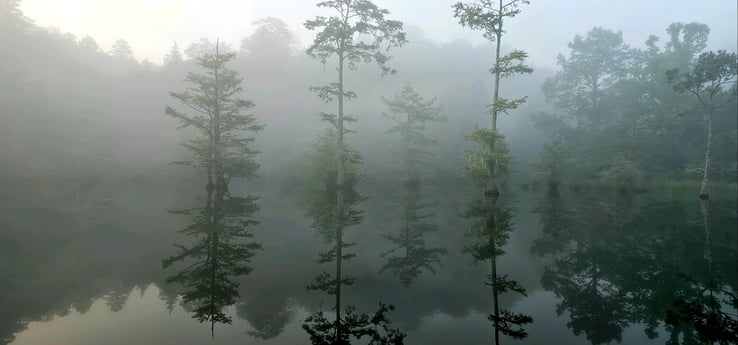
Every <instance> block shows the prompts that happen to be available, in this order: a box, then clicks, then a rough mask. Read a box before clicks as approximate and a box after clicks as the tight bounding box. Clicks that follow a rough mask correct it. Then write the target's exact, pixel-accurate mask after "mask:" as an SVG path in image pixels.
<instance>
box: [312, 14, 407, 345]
mask: <svg viewBox="0 0 738 345" xmlns="http://www.w3.org/2000/svg"><path fill="white" fill-rule="evenodd" d="M317 6H318V7H323V8H326V9H329V10H331V11H333V12H334V15H333V16H331V17H323V16H318V17H315V19H312V20H307V21H305V23H304V25H305V28H307V29H308V30H316V31H318V30H319V31H318V33H317V35H316V37H315V40H314V41H313V43H312V44H311V45H310V47H309V48H308V49H307V51H306V53H307V54H308V55H309V56H311V57H312V58H314V59H316V60H318V61H320V62H321V63H322V64H324V65H325V64H327V63H328V62H329V59H332V58H333V57H336V58H337V59H338V61H337V62H336V64H337V66H336V70H337V72H338V76H337V80H336V81H335V82H332V83H330V84H329V85H326V86H314V87H311V88H310V89H311V90H312V91H315V92H316V93H317V94H318V97H320V98H321V99H322V100H324V101H325V102H330V101H333V100H335V99H337V101H338V113H337V114H336V113H334V114H330V113H322V114H321V117H322V119H323V121H326V122H328V123H330V124H331V125H333V126H334V127H335V128H336V130H337V133H336V134H337V143H336V147H337V149H338V152H337V156H338V159H337V160H336V165H337V169H336V170H337V171H336V212H337V219H336V243H335V246H336V247H335V248H336V256H335V258H336V276H335V278H334V283H335V296H336V326H337V327H336V329H337V338H338V339H340V338H341V337H342V336H341V327H340V323H341V285H342V278H341V277H342V275H341V260H342V257H343V254H342V250H343V240H342V236H343V220H344V217H345V214H344V212H345V209H344V178H345V175H346V172H345V168H344V164H345V159H346V157H344V154H345V153H344V145H345V144H344V135H345V134H346V133H347V132H348V129H347V128H346V126H345V122H346V121H355V119H354V118H352V117H348V116H345V114H344V101H345V100H346V99H351V98H354V97H356V93H354V92H352V91H348V90H346V89H345V87H344V72H345V69H346V68H348V69H351V70H355V69H356V68H357V67H358V64H359V63H371V62H375V63H376V64H377V65H378V66H379V68H380V70H381V71H382V75H384V74H386V73H388V72H393V70H392V69H391V68H389V67H388V66H387V62H388V60H389V59H390V57H389V56H388V55H386V54H385V48H386V49H389V48H390V47H397V46H401V45H402V44H404V43H405V42H406V40H405V33H404V31H402V22H400V21H396V20H389V19H386V18H385V16H386V15H388V14H389V11H388V10H386V9H381V8H379V7H377V6H376V5H375V4H374V3H372V2H371V1H369V0H329V1H322V2H319V3H318V4H317ZM331 62H333V61H331Z"/></svg>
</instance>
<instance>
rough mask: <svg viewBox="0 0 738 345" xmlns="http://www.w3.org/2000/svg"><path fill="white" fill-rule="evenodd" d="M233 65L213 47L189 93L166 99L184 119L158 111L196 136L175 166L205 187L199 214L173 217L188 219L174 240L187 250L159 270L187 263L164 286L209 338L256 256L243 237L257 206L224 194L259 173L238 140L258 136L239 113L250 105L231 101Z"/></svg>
mask: <svg viewBox="0 0 738 345" xmlns="http://www.w3.org/2000/svg"><path fill="white" fill-rule="evenodd" d="M234 57H235V54H233V53H225V54H223V53H221V52H220V51H219V49H218V44H217V42H216V45H215V51H214V53H213V54H207V53H206V54H203V55H201V56H200V57H198V58H197V63H198V65H199V66H200V67H201V68H202V69H203V70H204V72H205V73H192V72H191V73H189V74H188V75H187V78H186V82H188V83H189V84H191V85H192V86H191V87H189V88H187V89H186V90H185V91H183V92H171V93H170V95H171V97H172V98H174V99H176V100H177V101H179V102H180V103H181V104H182V105H184V106H186V107H187V108H188V109H189V111H191V114H188V113H184V112H180V111H178V110H176V109H175V108H173V107H171V106H166V108H165V112H166V114H167V115H169V116H172V117H174V118H175V119H177V120H179V121H180V122H181V123H182V126H181V127H180V128H184V127H192V128H194V129H195V130H196V131H197V133H198V136H197V137H196V138H194V139H191V140H189V141H188V142H187V143H185V144H184V146H185V147H186V148H187V149H188V150H189V151H190V152H191V153H192V155H193V156H194V157H193V159H192V160H187V161H179V162H176V163H178V164H182V165H185V166H190V167H193V168H195V169H197V170H198V171H199V172H201V173H203V174H204V175H205V178H206V181H207V182H206V185H205V191H206V194H205V197H204V200H202V204H203V205H202V206H200V207H196V208H192V209H186V210H177V211H174V213H176V214H182V215H187V216H190V217H192V220H193V221H192V222H191V223H190V224H189V225H188V226H187V227H185V228H184V229H182V230H181V231H180V232H181V233H183V234H185V235H189V236H193V237H194V238H195V239H196V242H195V244H192V245H189V246H185V245H178V246H177V248H178V251H177V254H176V255H174V256H172V257H169V258H167V259H165V260H164V261H163V266H164V267H165V268H166V267H169V266H171V265H173V264H174V263H177V262H180V261H187V262H188V263H189V262H191V261H194V263H190V264H189V265H187V266H186V267H185V268H183V269H181V270H180V271H179V272H178V273H177V274H176V275H174V276H172V277H170V278H168V280H167V281H168V282H178V283H181V284H183V285H184V286H185V287H186V288H187V290H186V291H185V292H184V293H183V298H184V301H185V303H190V304H194V306H195V308H194V317H195V318H196V319H198V320H199V321H200V322H205V321H210V322H211V332H212V333H213V335H214V327H215V323H217V322H224V323H230V322H231V319H230V317H228V316H227V315H225V314H224V313H223V308H224V307H225V306H228V305H232V304H233V303H235V301H236V298H237V297H238V290H237V288H238V282H236V281H235V280H234V279H235V278H236V277H238V276H241V275H245V274H248V273H249V272H250V271H251V268H250V267H249V266H248V263H249V262H250V260H251V258H252V257H253V256H254V254H255V251H256V250H259V249H260V248H261V246H260V245H259V244H258V243H256V242H254V241H253V239H252V238H253V235H252V234H251V233H250V231H249V229H250V227H251V226H253V225H256V224H257V221H256V220H254V214H255V213H256V212H257V211H258V209H259V208H258V206H257V204H256V199H257V198H256V197H255V196H250V195H249V196H238V195H234V194H232V193H231V192H230V191H229V189H228V185H229V183H230V181H231V180H232V179H233V178H252V177H254V176H255V173H256V171H257V169H258V167H259V165H258V164H257V163H256V161H255V160H254V156H255V155H256V154H257V153H258V152H257V151H256V150H254V149H253V148H252V147H251V146H252V143H253V141H254V138H252V137H243V133H244V132H257V131H259V130H261V129H262V128H263V126H262V125H260V124H259V123H258V122H257V120H256V118H255V117H254V116H253V115H252V114H246V113H244V112H245V111H246V110H248V109H249V108H251V107H253V103H252V102H251V101H248V100H245V99H242V98H239V93H241V92H242V89H241V82H242V80H243V78H242V77H240V76H239V74H238V72H236V71H233V70H230V69H228V68H227V64H228V62H229V61H230V60H232V59H233V58H234Z"/></svg>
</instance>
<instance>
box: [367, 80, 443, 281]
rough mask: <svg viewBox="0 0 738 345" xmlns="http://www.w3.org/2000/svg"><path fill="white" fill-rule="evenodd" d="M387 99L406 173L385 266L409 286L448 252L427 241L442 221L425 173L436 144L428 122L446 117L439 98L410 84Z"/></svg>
mask: <svg viewBox="0 0 738 345" xmlns="http://www.w3.org/2000/svg"><path fill="white" fill-rule="evenodd" d="M383 101H384V104H385V105H386V106H387V107H388V108H389V110H390V114H389V115H387V114H385V116H386V117H389V118H390V119H391V120H392V121H393V122H394V123H395V125H394V126H393V127H392V128H390V130H389V133H392V134H397V135H398V136H399V137H400V141H401V143H402V147H403V150H402V154H401V159H400V162H399V163H400V166H401V169H402V173H403V175H404V176H403V184H402V185H403V189H402V193H403V196H402V201H401V202H399V203H398V204H397V206H398V208H399V209H400V214H399V217H398V218H399V219H398V220H399V222H398V223H399V224H398V228H397V231H396V232H395V233H390V234H385V238H387V240H388V241H389V242H390V243H392V245H393V248H392V249H391V250H389V251H387V252H385V253H383V254H382V257H386V258H387V262H386V263H385V264H384V266H383V267H382V269H381V270H382V271H385V270H390V271H392V273H393V274H395V275H396V276H397V277H399V278H400V282H402V285H403V286H404V287H406V288H407V287H408V286H410V284H411V283H412V281H413V280H414V279H415V278H416V277H418V276H419V275H420V273H422V272H423V270H427V271H430V272H433V273H435V268H436V267H437V266H440V264H441V257H442V256H443V255H445V254H446V249H444V248H437V247H428V246H427V245H426V241H425V237H426V235H427V234H429V233H432V232H435V231H437V230H438V225H437V224H435V222H434V221H433V217H434V212H433V211H434V206H435V203H434V202H432V201H429V200H428V197H427V196H426V195H425V194H424V189H427V186H426V181H425V178H424V177H425V176H424V175H427V172H428V170H429V169H428V166H429V163H428V159H429V158H430V157H432V156H433V153H432V152H430V151H429V150H428V149H427V147H428V146H430V145H432V144H435V141H433V140H431V139H429V138H428V137H427V136H426V134H425V125H426V123H428V122H440V121H443V120H445V118H444V117H443V116H441V109H440V107H437V106H436V105H435V99H431V100H429V101H426V100H424V99H423V97H421V96H420V95H418V93H417V92H415V90H414V89H413V88H412V87H411V86H410V85H409V84H408V85H406V86H405V87H403V89H402V90H401V91H400V92H398V93H397V94H396V95H395V96H394V97H393V98H392V99H383ZM424 173H425V174H424Z"/></svg>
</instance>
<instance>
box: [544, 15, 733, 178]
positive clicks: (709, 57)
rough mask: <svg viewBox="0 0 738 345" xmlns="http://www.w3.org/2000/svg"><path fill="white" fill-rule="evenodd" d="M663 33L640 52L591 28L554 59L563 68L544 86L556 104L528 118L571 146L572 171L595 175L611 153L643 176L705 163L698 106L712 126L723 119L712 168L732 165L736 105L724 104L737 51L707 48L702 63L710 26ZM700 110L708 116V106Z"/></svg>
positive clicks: (605, 165) (676, 26)
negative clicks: (663, 37) (712, 118)
mask: <svg viewBox="0 0 738 345" xmlns="http://www.w3.org/2000/svg"><path fill="white" fill-rule="evenodd" d="M666 31H667V34H668V39H667V40H666V43H665V44H664V45H663V46H660V45H659V44H658V41H659V39H658V37H656V36H651V37H649V39H648V40H647V41H646V48H645V49H643V50H640V49H631V48H630V47H629V46H628V45H626V44H625V43H624V42H623V39H622V34H621V33H620V32H613V31H610V30H606V29H602V28H597V27H596V28H593V29H592V30H591V31H589V32H588V34H587V36H586V37H581V36H576V37H575V38H574V40H573V41H572V42H571V43H570V44H569V48H570V49H571V50H570V53H569V54H568V55H567V56H566V57H564V56H560V57H559V66H560V68H561V69H560V71H558V72H557V73H556V75H555V76H554V77H552V78H549V79H547V80H546V82H545V83H544V85H543V87H542V89H543V91H544V94H545V95H546V97H547V100H548V101H549V102H551V103H552V104H553V105H554V106H556V109H555V111H553V112H551V113H538V114H536V115H535V116H534V117H533V119H534V121H535V123H536V126H537V127H539V128H541V129H542V130H544V132H546V133H547V134H548V135H549V136H550V137H551V138H552V139H553V138H557V140H561V141H562V143H563V144H564V146H565V147H567V148H569V152H570V154H571V161H572V162H577V164H574V165H572V166H571V167H572V169H571V172H572V173H573V174H574V175H576V176H579V177H580V178H586V179H589V178H593V177H597V172H598V171H601V170H603V169H607V168H609V165H610V164H611V162H610V160H611V157H613V156H617V155H623V158H624V159H626V160H628V161H632V162H633V163H635V164H637V165H638V166H639V167H640V168H641V169H643V170H642V172H643V174H644V176H647V177H651V178H663V177H664V176H672V177H674V176H680V175H681V174H682V172H683V171H684V170H685V168H687V167H690V166H696V165H698V164H699V163H697V162H700V161H704V160H703V158H704V151H702V152H700V150H701V148H702V147H704V145H705V144H706V138H705V137H704V136H702V133H701V132H702V129H701V127H703V123H702V121H700V118H694V117H691V116H687V115H689V114H690V112H692V111H693V109H695V108H700V107H703V106H704V109H705V110H709V108H710V107H713V108H712V109H713V110H714V113H715V121H717V122H716V124H717V123H720V124H719V125H716V127H715V133H714V138H717V137H720V138H721V139H720V140H717V139H714V141H715V143H716V144H717V143H721V144H719V145H721V146H720V148H719V151H720V152H721V154H720V155H719V156H718V155H716V156H715V157H714V158H715V160H716V162H715V164H716V166H718V165H719V166H721V167H729V166H730V164H729V162H732V161H734V159H732V158H730V159H729V160H728V158H727V155H726V153H727V152H732V151H733V149H732V147H734V146H735V145H734V144H733V145H730V146H727V145H726V144H727V142H731V141H732V142H735V141H734V139H732V137H731V134H732V133H730V131H732V129H733V128H734V127H735V125H734V123H735V120H734V119H735V117H734V116H732V113H733V112H734V110H733V109H734V107H733V106H730V107H727V106H722V105H724V104H726V103H725V102H728V101H729V100H730V99H731V96H732V95H733V94H735V92H733V91H731V90H730V89H729V84H730V83H732V82H733V80H734V79H735V77H734V76H731V73H729V71H731V70H733V71H734V70H735V60H736V59H735V55H734V53H733V54H732V55H731V54H729V53H726V52H717V53H704V54H702V58H701V59H702V62H700V57H699V56H700V51H701V50H702V49H704V48H705V47H706V42H707V37H708V34H709V31H710V30H709V28H708V27H707V26H706V25H704V24H699V23H687V24H685V23H673V24H671V25H670V26H669V28H668V29H667V30H666ZM716 64H723V66H724V67H721V68H718V67H716V66H717V65H716ZM731 64H732V65H731ZM709 66H713V67H709ZM682 71H686V72H682ZM692 71H696V73H692ZM726 73H727V74H726ZM709 76H711V77H712V78H714V82H715V84H713V83H711V82H709V81H708V79H710V78H711V77H709ZM688 85H689V86H688ZM675 87H676V90H675ZM689 89H691V90H692V91H689ZM681 91H684V92H687V91H689V92H691V93H695V92H696V93H698V94H700V97H701V100H702V101H704V104H700V98H699V97H695V99H692V98H690V97H683V96H682V95H680V92H681ZM712 91H714V93H712V97H713V98H712V100H711V99H710V98H711V96H710V94H711V92H712ZM709 102H713V103H711V104H712V105H710V104H709ZM728 108H732V109H728ZM700 114H701V115H704V116H707V115H708V114H709V111H705V112H700ZM728 114H731V115H728ZM731 118H732V119H731ZM703 120H706V117H703ZM728 147H730V148H728ZM716 149H717V148H716ZM734 156H735V155H732V156H731V157H733V158H734ZM718 161H719V163H718ZM726 162H728V163H726ZM719 176H720V177H721V178H727V175H719Z"/></svg>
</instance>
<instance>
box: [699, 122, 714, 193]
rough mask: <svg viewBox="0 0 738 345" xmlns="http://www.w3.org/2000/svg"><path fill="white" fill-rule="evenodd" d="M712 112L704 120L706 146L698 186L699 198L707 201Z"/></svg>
mask: <svg viewBox="0 0 738 345" xmlns="http://www.w3.org/2000/svg"><path fill="white" fill-rule="evenodd" d="M712 112H713V110H712V108H710V113H709V114H708V116H707V118H706V119H705V122H706V126H707V144H706V145H705V167H704V174H703V175H702V184H701V185H700V198H701V199H707V197H708V193H707V184H708V183H709V181H710V178H709V171H710V156H711V155H712V152H710V146H711V144H712Z"/></svg>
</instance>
